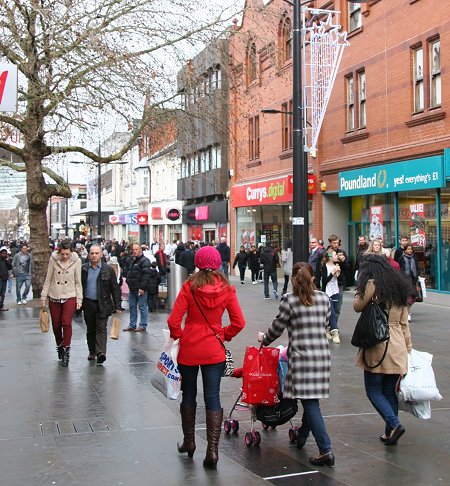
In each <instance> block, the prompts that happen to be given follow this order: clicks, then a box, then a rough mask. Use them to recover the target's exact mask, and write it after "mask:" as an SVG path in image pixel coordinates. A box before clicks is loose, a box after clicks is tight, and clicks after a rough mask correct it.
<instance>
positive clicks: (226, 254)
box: [217, 236, 231, 278]
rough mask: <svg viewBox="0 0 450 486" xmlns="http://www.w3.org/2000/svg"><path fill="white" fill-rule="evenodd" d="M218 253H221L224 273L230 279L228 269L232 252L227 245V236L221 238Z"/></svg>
mask: <svg viewBox="0 0 450 486" xmlns="http://www.w3.org/2000/svg"><path fill="white" fill-rule="evenodd" d="M217 251H218V252H219V253H220V257H221V258H222V266H221V269H222V272H223V274H224V275H225V277H226V278H228V267H229V265H230V260H231V254H230V252H231V250H230V247H229V246H228V245H227V239H226V238H225V236H222V238H220V243H219V244H218V245H217Z"/></svg>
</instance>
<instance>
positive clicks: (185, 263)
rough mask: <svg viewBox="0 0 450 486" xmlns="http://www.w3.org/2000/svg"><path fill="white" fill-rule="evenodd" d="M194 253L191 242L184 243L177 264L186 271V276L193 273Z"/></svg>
mask: <svg viewBox="0 0 450 486" xmlns="http://www.w3.org/2000/svg"><path fill="white" fill-rule="evenodd" d="M194 259H195V252H194V244H193V243H192V242H189V243H186V245H185V249H184V251H183V253H181V255H180V259H179V260H178V263H179V264H180V265H181V266H182V267H184V268H186V269H187V273H188V275H192V274H193V273H194V272H195V263H194Z"/></svg>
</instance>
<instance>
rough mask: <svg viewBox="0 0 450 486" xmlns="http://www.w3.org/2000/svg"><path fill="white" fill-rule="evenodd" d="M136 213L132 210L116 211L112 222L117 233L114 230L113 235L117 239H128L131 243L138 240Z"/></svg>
mask: <svg viewBox="0 0 450 486" xmlns="http://www.w3.org/2000/svg"><path fill="white" fill-rule="evenodd" d="M137 216H138V213H137V212H136V210H134V211H130V212H129V211H123V212H118V213H116V214H115V215H114V223H113V224H115V225H116V227H117V228H118V233H116V231H114V237H115V238H116V239H117V240H119V241H122V240H125V241H127V240H129V241H130V242H131V243H136V242H139V225H138V220H137Z"/></svg>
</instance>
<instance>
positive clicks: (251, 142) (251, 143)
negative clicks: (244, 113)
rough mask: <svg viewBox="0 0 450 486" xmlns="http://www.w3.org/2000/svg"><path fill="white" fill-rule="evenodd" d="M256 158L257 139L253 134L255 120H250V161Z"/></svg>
mask: <svg viewBox="0 0 450 486" xmlns="http://www.w3.org/2000/svg"><path fill="white" fill-rule="evenodd" d="M254 158H255V139H254V132H253V118H249V120H248V160H252V159H254Z"/></svg>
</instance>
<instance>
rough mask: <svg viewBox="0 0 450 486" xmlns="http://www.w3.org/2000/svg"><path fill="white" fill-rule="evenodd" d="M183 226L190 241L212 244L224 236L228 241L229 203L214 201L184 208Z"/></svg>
mask: <svg viewBox="0 0 450 486" xmlns="http://www.w3.org/2000/svg"><path fill="white" fill-rule="evenodd" d="M183 224H185V225H186V226H187V239H188V240H189V241H202V242H204V243H212V242H213V241H218V240H219V239H220V238H221V237H222V236H224V237H225V238H227V239H228V204H227V201H225V200H223V201H214V202H209V203H204V204H202V205H196V206H185V207H184V208H183Z"/></svg>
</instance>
